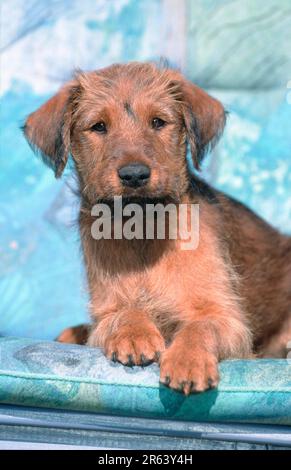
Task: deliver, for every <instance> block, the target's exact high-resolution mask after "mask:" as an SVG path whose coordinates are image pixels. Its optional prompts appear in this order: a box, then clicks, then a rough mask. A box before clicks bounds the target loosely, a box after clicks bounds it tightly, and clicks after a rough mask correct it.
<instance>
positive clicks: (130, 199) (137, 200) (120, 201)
mask: <svg viewBox="0 0 291 470" xmlns="http://www.w3.org/2000/svg"><path fill="white" fill-rule="evenodd" d="M177 202H178V201H177V200H176V199H175V198H174V197H173V196H170V195H164V196H116V197H114V198H101V199H98V201H96V204H105V205H107V206H108V207H109V208H110V209H112V210H113V209H115V208H116V207H117V206H119V207H121V208H122V209H124V208H125V207H126V206H127V205H129V204H136V205H138V206H140V207H141V208H142V209H143V210H145V209H146V207H147V206H148V205H157V204H161V205H163V206H166V205H167V204H176V203H177Z"/></svg>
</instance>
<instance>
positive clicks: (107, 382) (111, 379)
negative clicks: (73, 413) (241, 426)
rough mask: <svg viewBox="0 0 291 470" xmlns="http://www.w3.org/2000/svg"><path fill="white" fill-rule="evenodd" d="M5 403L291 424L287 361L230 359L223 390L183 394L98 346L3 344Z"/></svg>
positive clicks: (0, 380)
mask: <svg viewBox="0 0 291 470" xmlns="http://www.w3.org/2000/svg"><path fill="white" fill-rule="evenodd" d="M0 353H1V355H0V402H1V403H8V404H14V405H27V406H43V407H52V408H65V409H71V410H82V411H96V412H102V413H107V414H119V415H129V416H137V417H152V418H153V417H155V418H173V419H174V418H175V419H182V420H193V421H232V422H254V423H273V424H275V423H276V424H291V363H290V361H288V360H279V359H277V360H251V361H225V362H223V363H221V364H220V374H221V381H220V384H219V387H218V389H217V390H212V391H208V392H205V393H202V394H194V395H191V396H189V397H185V396H184V395H182V394H180V393H179V392H175V391H173V390H170V389H168V388H166V387H165V386H163V385H160V384H159V368H158V366H157V365H156V364H153V365H151V366H148V367H146V368H144V369H142V368H140V367H133V368H128V367H125V366H122V365H121V364H114V363H111V362H109V361H108V360H107V359H106V358H105V357H104V356H103V354H102V352H101V351H100V350H98V349H95V348H87V347H82V346H73V345H64V344H60V343H53V342H40V341H37V340H26V339H17V338H2V339H1V340H0Z"/></svg>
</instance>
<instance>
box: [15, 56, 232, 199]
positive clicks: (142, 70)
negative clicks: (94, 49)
mask: <svg viewBox="0 0 291 470" xmlns="http://www.w3.org/2000/svg"><path fill="white" fill-rule="evenodd" d="M224 122H225V113H224V109H223V106H222V105H221V104H220V103H219V102H218V101H217V100H216V99H214V98H212V97H210V96H209V95H208V94H207V93H205V92H204V91H203V90H201V89H200V88H198V87H197V86H195V85H193V84H192V83H191V82H189V81H187V80H185V79H184V78H183V76H182V75H181V74H180V73H178V72H176V71H173V70H170V69H166V68H165V69H159V68H158V67H157V66H155V65H153V64H142V63H131V64H128V65H112V66H110V67H108V68H105V69H102V70H98V71H96V72H89V73H79V74H77V75H76V77H75V79H74V80H73V81H72V82H69V83H67V84H66V85H65V86H64V87H63V88H61V90H60V91H59V92H58V93H57V94H56V95H55V96H53V97H52V98H51V99H50V100H49V101H47V102H46V103H45V104H44V105H42V106H41V107H40V108H39V109H38V110H37V111H35V112H34V113H32V114H31V115H30V116H29V117H28V119H27V121H26V124H25V126H24V130H25V134H26V136H27V138H28V141H29V142H30V143H31V144H32V146H33V147H34V148H36V149H37V150H39V151H40V152H41V155H42V156H43V157H44V159H45V161H46V162H48V163H49V164H50V165H51V166H52V167H53V168H54V170H55V173H56V176H60V175H61V174H62V171H63V169H64V167H65V165H66V162H67V159H68V155H69V154H71V155H72V157H73V159H74V161H75V164H76V168H77V172H78V175H79V180H80V189H81V192H82V194H83V195H84V197H86V198H87V199H88V200H89V201H90V202H91V203H95V202H96V201H97V200H100V199H111V198H113V196H115V195H122V196H126V197H136V198H138V197H142V198H144V197H150V198H165V197H170V198H173V199H179V198H180V197H181V195H182V194H183V193H184V192H185V191H186V190H187V188H188V174H187V165H186V158H185V156H186V145H187V142H188V143H189V145H190V148H191V153H192V158H193V163H194V166H195V167H196V168H197V169H199V166H200V163H201V160H202V158H203V155H204V154H205V150H206V149H207V148H208V147H209V146H210V145H213V143H214V142H215V141H216V140H217V138H218V136H219V135H220V134H221V131H222V129H223V126H224Z"/></svg>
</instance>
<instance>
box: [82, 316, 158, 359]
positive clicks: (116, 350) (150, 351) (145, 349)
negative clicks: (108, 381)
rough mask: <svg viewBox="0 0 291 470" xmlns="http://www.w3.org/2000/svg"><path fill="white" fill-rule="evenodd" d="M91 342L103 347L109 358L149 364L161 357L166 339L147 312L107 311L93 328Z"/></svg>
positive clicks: (89, 340) (91, 344)
mask: <svg viewBox="0 0 291 470" xmlns="http://www.w3.org/2000/svg"><path fill="white" fill-rule="evenodd" d="M88 345H90V346H97V347H103V348H104V352H105V355H106V357H107V358H108V359H110V360H113V361H118V362H121V363H122V364H125V365H128V366H132V365H135V364H136V365H147V364H150V363H151V362H154V361H158V360H159V358H160V354H161V353H162V351H163V350H164V349H165V342H164V339H163V337H162V335H161V333H160V332H159V330H158V328H157V327H156V325H155V324H154V323H153V322H152V321H151V320H150V319H149V317H148V316H147V315H146V313H144V312H137V311H134V312H128V311H124V312H122V311H121V312H115V313H112V312H111V313H110V314H108V315H105V316H104V317H103V319H102V320H101V321H100V322H99V323H98V325H97V326H96V328H93V329H92V331H91V334H90V336H89V339H88Z"/></svg>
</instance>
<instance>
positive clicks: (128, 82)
mask: <svg viewBox="0 0 291 470" xmlns="http://www.w3.org/2000/svg"><path fill="white" fill-rule="evenodd" d="M224 123H225V113H224V109H223V107H222V105H221V104H220V103H219V102H218V101H217V100H215V99H214V98H212V97H210V96H209V95H207V94H206V93H205V92H204V91H203V90H201V89H200V88H198V87H197V86H195V85H193V84H192V83H190V82H188V81H186V80H185V79H184V78H183V76H182V75H181V74H180V73H178V72H176V71H173V70H169V69H159V68H158V67H156V66H155V65H152V64H141V63H131V64H128V65H113V66H111V67H108V68H105V69H103V70H99V71H96V72H90V73H84V74H83V73H80V74H78V75H77V76H76V78H75V80H74V81H72V82H70V83H68V84H67V85H65V86H64V87H63V88H62V89H61V90H60V91H59V93H57V94H56V95H55V96H54V97H53V98H51V99H50V100H49V101H48V102H47V103H45V104H44V105H43V106H42V107H41V108H40V109H38V110H37V111H36V112H34V113H32V114H31V115H30V116H29V117H28V119H27V122H26V125H25V134H26V136H27V138H28V140H29V142H30V143H31V144H32V145H33V146H34V147H35V148H36V149H38V150H40V152H41V154H42V156H43V157H44V158H45V159H46V161H49V162H50V164H51V165H52V166H53V168H54V169H55V172H56V175H57V176H60V175H61V173H62V171H63V169H64V167H65V165H66V162H67V159H68V155H69V154H70V153H71V155H72V157H73V159H74V162H75V166H76V172H77V175H78V180H79V186H80V195H81V211H80V218H79V222H80V233H81V239H82V245H83V252H84V258H85V264H86V268H87V274H88V283H89V288H90V294H91V315H92V326H91V327H86V325H83V326H81V327H77V328H74V329H68V330H65V332H63V334H62V335H60V337H59V340H60V341H65V342H78V343H80V344H83V343H85V342H86V340H87V338H88V344H89V345H91V346H101V347H103V348H104V350H105V353H106V355H107V357H108V358H109V359H113V360H118V361H120V362H122V363H123V364H127V365H132V364H145V363H149V362H151V361H154V360H157V361H158V360H159V362H160V368H161V381H162V382H163V383H165V384H167V385H169V386H170V387H173V388H175V389H178V390H183V391H184V393H186V394H187V393H190V392H191V391H203V390H205V389H207V388H209V387H210V388H211V387H215V386H216V385H217V383H218V372H217V364H218V361H220V360H221V359H225V358H243V357H252V356H253V354H256V355H259V356H268V355H272V356H275V357H284V355H286V348H287V342H288V341H289V340H291V239H290V238H288V237H286V236H283V235H281V234H279V233H278V232H277V231H276V230H274V229H273V228H271V227H270V226H269V225H268V224H267V223H265V222H264V221H263V220H262V219H260V218H259V217H257V216H256V215H255V214H254V213H252V212H251V211H250V210H249V209H247V208H246V207H244V206H243V205H242V204H240V203H239V202H237V201H235V200H233V199H231V198H229V197H227V196H226V195H224V194H222V193H220V192H218V191H216V190H214V189H212V188H211V187H209V186H208V185H206V183H204V182H202V181H201V180H200V179H198V178H196V177H195V178H191V177H190V175H189V172H188V170H187V165H186V158H185V157H186V146H187V143H189V145H190V149H191V153H192V158H193V163H194V165H195V167H196V168H197V169H199V165H200V162H201V159H202V158H203V155H204V153H205V150H206V149H207V148H208V147H209V146H212V145H213V144H214V143H215V141H216V140H217V138H218V137H219V135H220V134H221V132H222V130H223V127H224ZM128 167H129V169H130V171H133V167H134V171H135V170H136V168H138V169H139V170H140V168H141V169H142V171H143V173H142V176H141V175H139V176H138V177H137V176H136V174H135V176H134V178H135V179H134V184H131V183H132V181H133V180H132V173H129V174H128V171H127V173H126V174H125V175H124V171H125V170H124V169H126V170H128ZM136 178H137V179H136ZM141 179H143V181H141ZM129 181H130V182H131V183H129ZM135 183H136V184H135ZM116 195H119V196H123V197H124V198H126V200H127V201H131V200H135V201H136V200H138V201H139V202H140V203H141V204H144V203H145V202H146V201H147V200H151V201H153V200H157V201H159V202H162V203H163V204H165V203H166V202H169V201H171V202H172V203H175V204H177V207H178V204H179V203H187V204H191V203H197V204H199V206H200V223H199V227H200V228H199V231H200V238H199V245H198V247H197V248H196V249H195V250H192V251H191V250H190V251H189V250H186V251H185V250H182V249H181V240H180V239H177V240H171V239H169V237H168V238H167V239H166V240H159V239H153V240H145V239H143V240H140V239H133V240H127V239H125V238H122V239H120V240H114V239H103V240H95V239H94V238H92V235H91V226H92V223H93V221H94V220H95V218H94V217H93V216H92V215H91V207H92V206H93V205H94V204H95V203H96V202H97V201H103V202H104V201H105V202H108V203H109V204H111V201H112V199H113V197H114V196H116Z"/></svg>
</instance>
